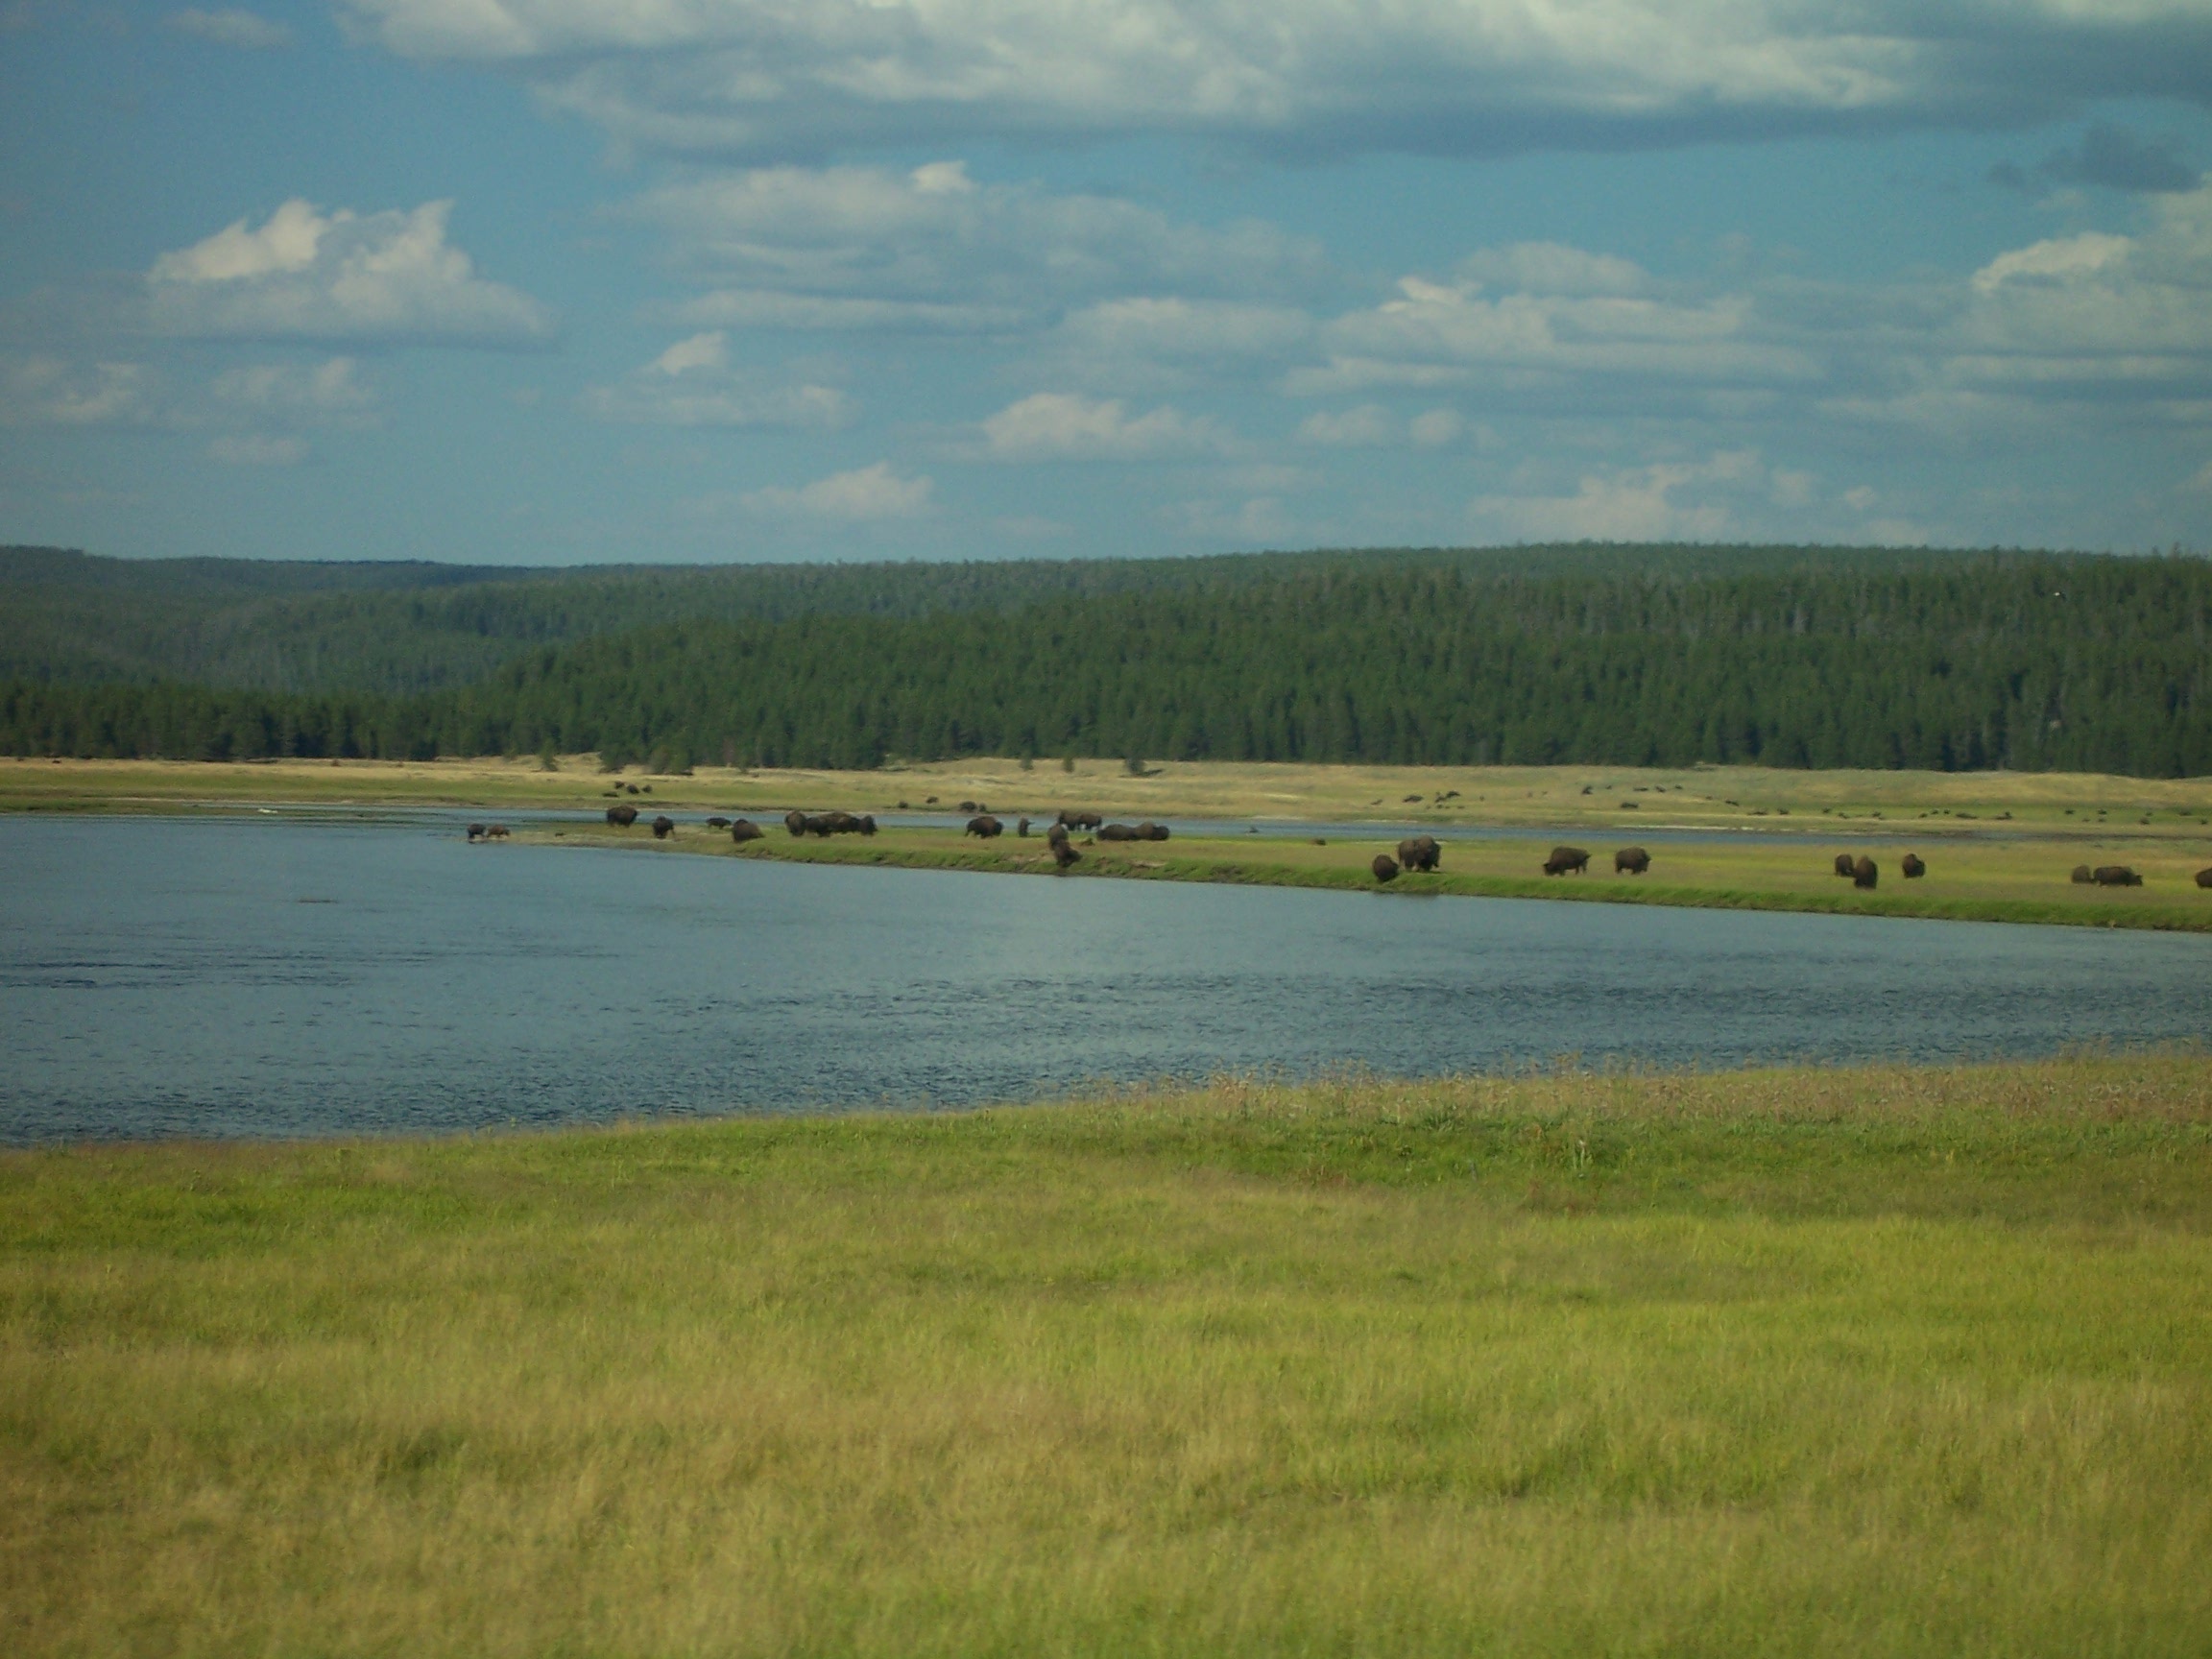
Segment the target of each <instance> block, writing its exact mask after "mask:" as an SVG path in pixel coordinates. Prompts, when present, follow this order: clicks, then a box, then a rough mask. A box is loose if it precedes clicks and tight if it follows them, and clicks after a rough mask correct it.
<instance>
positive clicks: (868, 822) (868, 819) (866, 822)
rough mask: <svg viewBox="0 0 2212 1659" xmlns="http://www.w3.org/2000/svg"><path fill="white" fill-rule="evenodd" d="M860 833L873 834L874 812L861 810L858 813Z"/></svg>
mask: <svg viewBox="0 0 2212 1659" xmlns="http://www.w3.org/2000/svg"><path fill="white" fill-rule="evenodd" d="M860 833H861V834H863V835H873V834H875V833H876V814H875V813H873V812H863V813H861V814H860Z"/></svg>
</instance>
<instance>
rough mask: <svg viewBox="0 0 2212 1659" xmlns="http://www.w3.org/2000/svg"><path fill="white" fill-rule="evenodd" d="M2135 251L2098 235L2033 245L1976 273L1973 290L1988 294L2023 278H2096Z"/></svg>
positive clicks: (2122, 242) (2118, 240)
mask: <svg viewBox="0 0 2212 1659" xmlns="http://www.w3.org/2000/svg"><path fill="white" fill-rule="evenodd" d="M2134 247H2135V244H2134V243H2133V242H2131V241H2129V240H2128V238H2127V237H2125V236H2104V235H2100V234H2098V233H2097V232H2095V231H2087V232H2084V233H2083V234H2081V235H2080V236H2069V237H2066V238H2064V239H2062V240H2058V241H2050V242H2037V243H2033V244H2032V245H2031V246H2029V247H2026V248H2017V249H2014V250H2013V251H2012V252H2009V253H2000V254H1998V255H1997V257H1996V258H1994V259H1992V260H1990V261H1989V263H1988V264H1986V265H1984V266H1983V267H1982V269H1981V270H1979V271H1977V272H1975V273H1974V287H1975V290H1976V292H1978V293H1982V294H1988V293H1992V292H1994V291H1995V290H1996V289H1997V288H1998V286H1999V285H2000V284H2002V283H2005V282H2008V281H2019V280H2021V279H2023V278H2027V279H2031V280H2032V279H2033V278H2036V277H2042V278H2046V279H2049V280H2056V281H2060V282H2063V281H2068V280H2071V279H2074V278H2078V277H2081V276H2093V275H2095V274H2096V273H2097V272H2100V271H2103V270H2104V269H2105V268H2106V267H2107V266H2111V265H2117V264H2118V263H2119V262H2120V261H2121V260H2123V259H2125V258H2127V257H2128V253H2130V252H2132V251H2133V250H2134Z"/></svg>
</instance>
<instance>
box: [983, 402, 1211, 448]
mask: <svg viewBox="0 0 2212 1659" xmlns="http://www.w3.org/2000/svg"><path fill="white" fill-rule="evenodd" d="M1235 446H1236V436H1235V434H1233V433H1232V432H1230V431H1229V430H1228V429H1227V428H1226V427H1224V426H1222V425H1220V424H1219V423H1218V422H1216V421H1212V420H1210V419H1208V418H1206V417H1204V416H1189V415H1185V414H1183V413H1182V412H1181V411H1180V410H1177V409H1173V408H1170V407H1168V406H1166V405H1165V404H1163V405H1162V406H1161V407H1160V408H1157V409H1154V410H1151V411H1150V412H1149V413H1146V414H1143V415H1134V416H1133V415H1131V414H1130V413H1129V409H1128V405H1127V404H1125V403H1123V402H1122V401H1121V400H1120V399H1119V398H1118V397H1106V398H1094V397H1081V396H1079V395H1077V394H1074V393H1068V392H1040V393H1038V394H1036V395H1035V396H1034V397H1024V398H1022V400H1021V401H1020V402H1019V403H1011V404H1008V405H1007V406H1006V407H1005V408H1003V409H1001V410H999V411H998V414H996V415H994V416H992V417H991V418H990V419H989V420H988V421H984V422H983V451H984V453H985V454H986V455H988V456H989V457H990V458H991V459H993V460H995V461H1156V460H1173V459H1183V458H1188V457H1190V456H1193V455H1208V454H1222V453H1226V452H1228V451H1229V450H1231V449H1233V448H1234V447H1235Z"/></svg>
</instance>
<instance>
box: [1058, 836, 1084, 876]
mask: <svg viewBox="0 0 2212 1659" xmlns="http://www.w3.org/2000/svg"><path fill="white" fill-rule="evenodd" d="M1051 846H1052V862H1053V863H1054V864H1055V865H1057V866H1058V867H1059V868H1061V869H1063V870H1065V869H1067V868H1068V866H1069V865H1070V864H1072V863H1074V862H1075V860H1076V859H1078V858H1080V857H1082V856H1083V854H1080V853H1078V852H1076V851H1075V849H1074V848H1072V847H1070V845H1069V844H1068V837H1067V836H1066V835H1065V834H1063V835H1062V836H1061V837H1060V839H1059V840H1057V841H1055V842H1053V843H1052V844H1051Z"/></svg>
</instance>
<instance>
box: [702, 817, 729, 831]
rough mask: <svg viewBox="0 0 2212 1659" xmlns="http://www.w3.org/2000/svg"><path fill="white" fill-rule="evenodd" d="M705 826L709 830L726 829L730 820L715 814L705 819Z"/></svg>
mask: <svg viewBox="0 0 2212 1659" xmlns="http://www.w3.org/2000/svg"><path fill="white" fill-rule="evenodd" d="M707 828H708V829H729V828H730V820H729V819H727V818H724V817H722V816H721V815H720V814H716V815H715V816H714V817H712V818H709V819H708V820H707Z"/></svg>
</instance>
